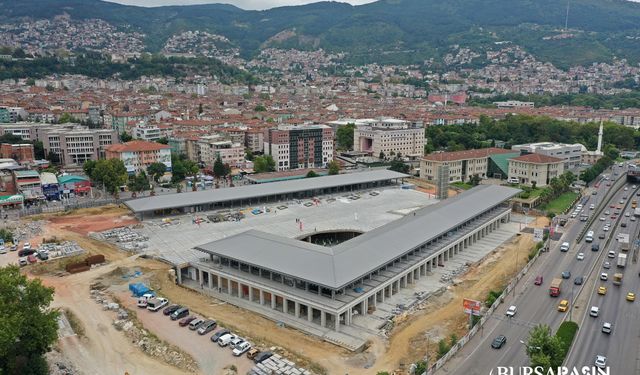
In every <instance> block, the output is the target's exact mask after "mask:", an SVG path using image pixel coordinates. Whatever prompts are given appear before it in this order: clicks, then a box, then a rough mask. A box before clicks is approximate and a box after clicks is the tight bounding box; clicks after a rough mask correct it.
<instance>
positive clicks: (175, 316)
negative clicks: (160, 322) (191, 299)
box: [171, 307, 189, 320]
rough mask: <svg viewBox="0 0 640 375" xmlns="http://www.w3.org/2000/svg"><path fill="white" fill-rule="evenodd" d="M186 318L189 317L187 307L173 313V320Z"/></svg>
mask: <svg viewBox="0 0 640 375" xmlns="http://www.w3.org/2000/svg"><path fill="white" fill-rule="evenodd" d="M186 316H189V309H188V308H186V307H181V308H179V309H178V310H176V311H174V312H172V313H171V320H178V319H182V318H184V317H186Z"/></svg>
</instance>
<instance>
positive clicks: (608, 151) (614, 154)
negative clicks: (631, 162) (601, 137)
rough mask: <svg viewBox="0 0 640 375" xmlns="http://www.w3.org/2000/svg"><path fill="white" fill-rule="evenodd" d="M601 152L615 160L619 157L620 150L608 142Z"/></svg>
mask: <svg viewBox="0 0 640 375" xmlns="http://www.w3.org/2000/svg"><path fill="white" fill-rule="evenodd" d="M603 153H604V154H605V155H606V156H607V157H608V158H609V159H611V160H616V159H618V158H619V157H620V150H618V149H617V148H616V147H615V146H614V145H612V144H608V145H606V146H605V147H604V150H603Z"/></svg>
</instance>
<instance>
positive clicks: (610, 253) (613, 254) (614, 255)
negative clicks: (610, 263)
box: [607, 250, 616, 259]
mask: <svg viewBox="0 0 640 375" xmlns="http://www.w3.org/2000/svg"><path fill="white" fill-rule="evenodd" d="M607 256H608V257H609V258H611V259H613V258H615V257H616V252H615V251H613V250H609V254H607Z"/></svg>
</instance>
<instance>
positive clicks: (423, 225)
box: [196, 185, 520, 289]
mask: <svg viewBox="0 0 640 375" xmlns="http://www.w3.org/2000/svg"><path fill="white" fill-rule="evenodd" d="M518 192H520V190H518V189H514V188H510V187H505V186H497V185H482V186H478V187H475V188H473V189H471V190H468V191H466V192H464V193H462V194H459V195H457V196H456V197H453V198H450V199H447V200H444V201H442V202H439V203H437V204H434V205H431V206H428V207H425V208H422V209H420V210H417V211H415V215H413V214H409V215H407V216H405V217H403V218H401V219H399V220H395V221H393V222H390V223H388V224H386V225H383V226H381V227H378V228H376V229H374V230H371V231H369V232H366V233H364V234H362V235H360V236H358V237H356V238H354V239H352V240H349V241H345V242H343V243H341V244H339V245H337V246H334V247H324V246H320V245H314V244H310V243H307V242H303V241H299V240H296V239H291V238H286V237H282V236H277V235H274V234H269V233H264V232H261V231H257V230H249V231H247V232H243V233H239V234H237V235H234V236H231V237H228V238H225V239H222V240H218V241H213V242H209V243H206V244H204V245H200V246H197V247H196V249H197V250H201V251H204V252H206V253H211V254H215V255H219V256H223V257H227V258H232V259H236V260H238V261H240V262H242V263H246V264H252V265H255V266H259V267H262V268H265V269H269V270H272V271H275V272H278V273H282V274H285V275H289V276H292V277H296V278H299V279H302V280H307V281H310V282H312V283H316V284H319V285H323V286H326V287H329V288H334V289H339V288H342V287H343V286H345V285H347V284H349V283H351V282H353V281H354V280H357V279H358V278H360V277H362V276H364V275H366V274H367V273H369V272H371V271H373V270H375V269H377V268H379V267H381V266H382V265H384V264H385V263H387V262H389V261H391V260H392V259H395V258H397V257H399V256H401V255H403V254H405V253H407V252H409V251H411V250H413V249H414V248H416V247H418V246H420V245H422V244H423V243H424V242H427V241H429V240H431V239H433V238H436V237H438V236H440V235H441V234H445V233H447V232H449V231H450V230H451V229H452V228H454V227H456V226H457V225H459V224H460V223H462V222H464V221H467V220H470V219H472V218H474V217H476V216H478V215H480V214H481V213H483V212H484V211H486V210H488V209H490V208H492V207H495V206H497V205H499V204H500V203H502V202H504V201H505V200H507V199H509V198H511V197H513V196H515V195H516V194H518Z"/></svg>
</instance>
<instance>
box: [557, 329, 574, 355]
mask: <svg viewBox="0 0 640 375" xmlns="http://www.w3.org/2000/svg"><path fill="white" fill-rule="evenodd" d="M576 332H578V323H576V322H572V321H566V322H562V324H560V327H559V328H558V332H556V337H557V338H558V339H559V340H560V341H561V342H562V358H563V359H564V357H566V355H567V353H568V352H569V348H571V343H572V342H573V338H574V337H575V336H576Z"/></svg>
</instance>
